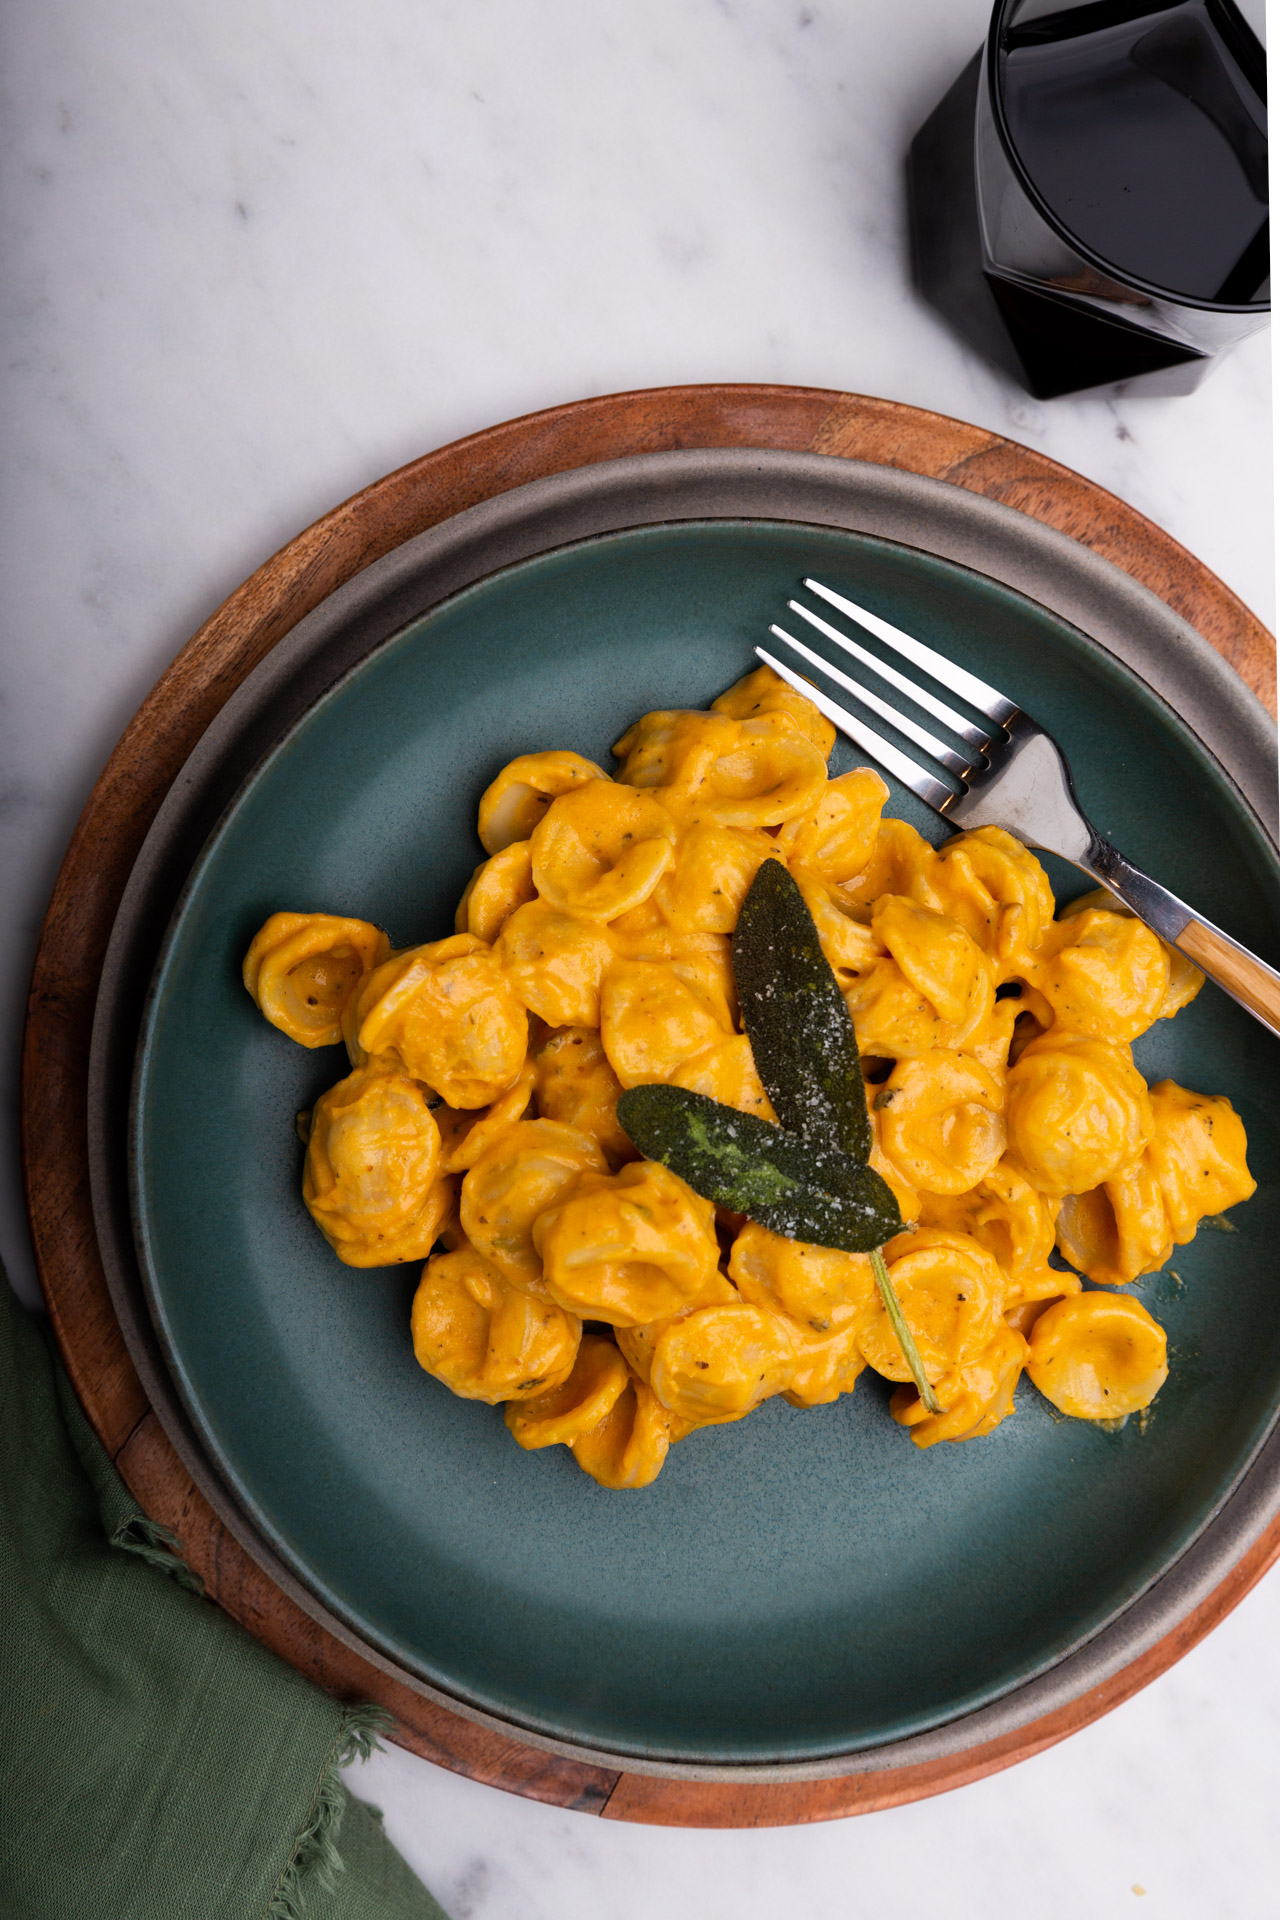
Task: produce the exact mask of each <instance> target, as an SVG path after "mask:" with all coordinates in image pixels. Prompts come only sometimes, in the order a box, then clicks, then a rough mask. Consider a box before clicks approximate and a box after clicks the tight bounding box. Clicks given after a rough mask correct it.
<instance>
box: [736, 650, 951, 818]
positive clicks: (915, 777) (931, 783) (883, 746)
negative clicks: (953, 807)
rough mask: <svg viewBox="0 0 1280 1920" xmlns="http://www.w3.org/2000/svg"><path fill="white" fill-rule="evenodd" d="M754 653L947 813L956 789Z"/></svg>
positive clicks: (856, 742)
mask: <svg viewBox="0 0 1280 1920" xmlns="http://www.w3.org/2000/svg"><path fill="white" fill-rule="evenodd" d="M755 651H756V658H757V659H759V660H763V661H764V663H765V665H766V666H767V667H772V668H773V670H774V672H775V673H776V674H778V675H779V677H780V678H781V679H783V680H785V681H786V683H787V685H788V686H790V687H794V688H795V690H796V692H797V693H802V694H803V695H804V697H805V699H806V700H812V702H813V704H814V706H815V707H817V708H818V710H819V712H820V713H825V714H826V716H827V718H828V720H830V722H831V724H832V726H834V727H838V728H839V730H840V732H841V733H843V734H845V735H846V736H847V738H848V739H850V740H852V741H853V743H854V745H855V746H856V747H861V748H862V751H863V752H864V753H865V754H867V755H869V757H870V758H871V759H872V760H875V761H878V762H879V764H880V765H881V766H882V767H883V768H884V770H885V772H886V773H891V774H892V775H893V777H894V779H895V780H900V781H901V782H902V784H903V786H904V787H909V788H910V790H911V792H912V793H914V794H916V795H917V797H918V798H919V799H921V800H923V801H924V803H925V805H926V806H929V807H933V808H935V809H936V810H937V812H939V813H944V812H945V811H946V809H947V808H948V807H949V806H950V804H951V802H952V801H953V800H954V799H955V798H956V794H955V790H954V788H952V787H948V786H946V785H944V783H943V782H942V781H941V780H935V779H934V777H933V775H932V774H931V773H926V772H925V770H924V768H923V767H918V766H917V765H916V763H915V761H914V760H910V759H908V757H907V755H906V754H905V753H900V752H899V751H898V749H897V747H895V746H891V745H890V743H889V741H887V740H882V739H881V738H880V735H879V734H878V733H876V732H875V731H874V730H873V729H872V728H871V727H868V726H864V725H863V723H862V721H861V720H855V718H854V716H853V715H852V714H851V713H846V711H845V709H844V708H843V707H841V706H838V705H837V704H836V702H835V701H834V700H833V699H832V698H831V697H830V695H829V694H825V693H824V692H823V691H822V689H821V687H815V686H814V685H813V684H812V682H811V681H809V680H806V679H805V678H804V677H803V675H801V674H798V673H796V672H795V671H794V669H793V668H791V667H788V666H785V665H784V664H783V662H782V661H781V660H775V659H774V657H773V655H772V654H771V653H768V652H766V650H765V649H764V648H763V647H757V648H756V650H755Z"/></svg>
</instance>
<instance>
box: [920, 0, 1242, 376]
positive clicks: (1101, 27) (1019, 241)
mask: <svg viewBox="0 0 1280 1920" xmlns="http://www.w3.org/2000/svg"><path fill="white" fill-rule="evenodd" d="M1242 8H1244V9H1247V11H1248V13H1249V14H1253V13H1254V12H1255V5H1254V0H1241V4H1240V5H1237V3H1236V0H1174V3H1173V4H1170V3H1169V0H998V4H997V6H996V9H995V12H994V15H993V16H992V21H991V28H990V32H989V33H988V36H987V44H986V47H985V49H984V50H983V51H982V52H981V53H979V54H978V55H976V56H975V57H974V59H973V60H972V61H971V62H970V64H969V66H968V67H967V68H966V69H965V71H964V73H963V74H961V76H960V78H959V80H957V82H956V84H955V86H954V87H952V89H951V91H950V92H949V93H948V94H947V96H946V98H945V99H944V100H943V101H942V102H941V104H940V105H939V107H938V108H937V109H936V111H935V112H934V113H933V114H932V116H931V117H930V119H929V120H928V121H927V122H926V123H925V125H924V126H923V127H922V128H921V130H920V132H919V133H918V134H917V136H916V138H915V141H914V142H913V144H912V148H911V157H910V163H909V187H910V200H911V228H912V244H913V250H914V255H915V265H916V274H917V279H918V281H919V285H920V289H921V291H922V293H923V294H924V295H925V297H926V299H928V300H929V301H930V302H931V303H932V304H933V305H934V306H936V307H937V308H938V309H939V310H940V311H941V312H942V313H944V314H945V315H946V316H947V318H948V319H949V320H950V321H951V322H952V324H953V325H954V326H955V327H956V328H957V329H958V330H959V331H960V332H961V333H963V334H964V335H965V336H966V338H967V339H968V340H969V341H970V343H971V344H973V345H975V346H976V347H978V349H979V350H980V351H981V352H982V353H983V354H984V355H985V356H986V357H987V358H988V359H990V360H993V361H994V362H996V363H997V364H998V365H1001V366H1003V367H1004V368H1005V370H1006V371H1007V372H1009V373H1011V374H1012V375H1013V376H1014V377H1015V378H1016V379H1017V380H1018V381H1019V382H1020V383H1021V384H1022V385H1023V386H1025V387H1027V388H1028V389H1029V391H1030V392H1031V393H1033V394H1035V395H1036V396H1037V397H1038V398H1040V399H1049V398H1052V397H1054V396H1056V395H1058V394H1064V393H1075V392H1079V391H1081V390H1083V389H1088V388H1100V387H1101V388H1110V389H1112V390H1113V391H1114V390H1118V389H1121V388H1123V389H1126V390H1127V389H1128V388H1129V386H1130V383H1131V382H1134V383H1136V385H1134V387H1133V391H1135V392H1139V391H1142V392H1151V393H1156V392H1159V393H1189V392H1190V391H1191V390H1192V389H1193V388H1194V387H1195V386H1197V385H1198V384H1199V382H1200V380H1201V379H1202V378H1203V377H1204V374H1205V373H1206V372H1207V370H1208V368H1209V367H1210V366H1211V365H1212V364H1213V361H1214V360H1215V359H1216V358H1217V357H1218V356H1219V355H1220V354H1222V353H1223V352H1224V351H1225V350H1226V349H1227V348H1228V347H1231V346H1233V345H1234V344H1235V343H1236V341H1238V340H1242V339H1243V338H1244V337H1245V335H1246V334H1250V333H1253V332H1256V331H1257V329H1258V328H1259V327H1262V326H1264V325H1265V324H1266V320H1267V316H1268V314H1269V312H1270V307H1271V282H1270V255H1269V237H1268V235H1269V229H1268V214H1267V124H1266V53H1265V49H1264V46H1263V44H1262V41H1261V39H1260V37H1259V32H1258V31H1255V28H1254V26H1253V25H1251V24H1250V19H1249V18H1248V17H1246V11H1243V10H1242Z"/></svg>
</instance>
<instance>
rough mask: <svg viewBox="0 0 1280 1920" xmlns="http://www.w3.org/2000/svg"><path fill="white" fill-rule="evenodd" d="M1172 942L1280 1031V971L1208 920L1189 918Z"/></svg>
mask: <svg viewBox="0 0 1280 1920" xmlns="http://www.w3.org/2000/svg"><path fill="white" fill-rule="evenodd" d="M1173 944H1174V946H1175V947H1178V948H1180V949H1181V951H1182V952H1183V953H1185V954H1186V956H1187V958H1188V959H1189V960H1194V961H1195V963H1196V965H1197V966H1198V967H1201V968H1202V969H1203V970H1204V972H1205V973H1207V974H1208V975H1209V977H1210V979H1212V980H1216V981H1217V983H1218V985H1219V986H1220V987H1222V988H1223V989H1224V990H1225V991H1226V992H1227V993H1229V994H1230V995H1231V997H1232V999H1233V1000H1238V1001H1239V1002H1240V1005H1241V1006H1242V1007H1246V1008H1247V1009H1248V1010H1249V1012H1250V1013H1251V1014H1252V1015H1253V1016H1254V1018H1255V1020H1260V1021H1261V1022H1262V1024H1263V1026H1264V1027H1269V1028H1270V1029H1271V1031H1272V1033H1274V1034H1280V973H1276V972H1275V971H1274V970H1273V969H1272V968H1271V967H1269V966H1267V964H1266V962H1265V961H1263V960H1259V959H1258V957H1257V955H1256V954H1253V953H1250V952H1249V950H1248V948H1247V947H1241V946H1238V945H1237V944H1236V942H1235V941H1234V940H1232V939H1231V938H1230V937H1229V936H1228V935H1227V934H1225V933H1222V932H1220V931H1219V929H1218V928H1217V927H1214V926H1210V925H1209V923H1208V921H1206V920H1190V921H1188V923H1187V925H1186V926H1185V927H1184V928H1183V930H1182V932H1181V933H1180V934H1178V936H1177V938H1176V939H1175V940H1174V943H1173Z"/></svg>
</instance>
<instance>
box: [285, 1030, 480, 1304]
mask: <svg viewBox="0 0 1280 1920" xmlns="http://www.w3.org/2000/svg"><path fill="white" fill-rule="evenodd" d="M302 1197H303V1199H304V1200H305V1201H306V1204H307V1207H308V1209H309V1211H310V1214H311V1217H312V1219H313V1220H314V1221H315V1223H316V1225H317V1226H318V1227H319V1228H320V1230H321V1232H322V1233H323V1234H324V1236H325V1239H326V1240H327V1241H328V1242H329V1244H330V1246H331V1247H332V1248H333V1250H334V1252H335V1253H336V1254H337V1256H338V1258H339V1260H342V1261H344V1262H345V1263H346V1265H347V1266H349V1267H385V1266H387V1265H389V1264H390V1263H391V1262H392V1261H398V1260H421V1259H423V1258H425V1256H426V1255H427V1254H428V1253H430V1251H431V1249H432V1247H433V1246H434V1245H435V1242H436V1237H437V1235H438V1233H439V1231H440V1227H441V1224H442V1222H443V1220H444V1218H445V1215H446V1214H447V1213H448V1212H449V1209H450V1207H451V1206H452V1204H453V1190H452V1188H450V1187H449V1186H448V1185H447V1184H446V1182H445V1181H444V1179H443V1178H442V1177H441V1174H440V1129H439V1127H438V1126H437V1125H436V1123H435V1120H434V1118H433V1116H432V1113H431V1109H430V1107H429V1106H428V1105H427V1096H426V1093H425V1092H424V1090H423V1088H422V1087H420V1086H419V1085H418V1083H417V1081H416V1080H411V1079H409V1077H408V1075H407V1074H403V1073H400V1072H398V1071H397V1070H396V1069H395V1068H394V1067H381V1066H368V1067H357V1068H356V1070H355V1072H354V1073H352V1074H348V1076H347V1078H346V1079H345V1080H340V1081H339V1082H338V1084H337V1086H336V1087H331V1088H330V1089H329V1091H328V1093H325V1094H322V1095H321V1096H320V1098H319V1100H317V1101H316V1104H315V1106H314V1107H313V1108H312V1110H311V1122H310V1128H309V1132H308V1139H307V1158H306V1163H305V1165H304V1167H303V1173H302Z"/></svg>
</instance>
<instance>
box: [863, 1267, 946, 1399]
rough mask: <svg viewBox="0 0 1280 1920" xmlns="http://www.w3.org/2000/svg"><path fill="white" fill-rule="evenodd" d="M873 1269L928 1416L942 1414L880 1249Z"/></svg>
mask: <svg viewBox="0 0 1280 1920" xmlns="http://www.w3.org/2000/svg"><path fill="white" fill-rule="evenodd" d="M871 1270H872V1272H873V1273H874V1274H875V1276H876V1285H877V1286H878V1287H879V1289H880V1298H881V1299H882V1300H883V1301H884V1310H885V1312H886V1313H887V1314H888V1316H889V1325H890V1326H891V1327H892V1328H893V1331H894V1333H895V1334H896V1335H897V1339H898V1345H899V1346H900V1347H901V1348H902V1357H903V1359H904V1360H905V1361H906V1363H907V1365H908V1366H909V1367H910V1369H911V1378H912V1379H913V1380H914V1381H915V1383H916V1391H917V1393H918V1394H919V1395H920V1398H921V1400H922V1401H923V1403H924V1407H925V1411H926V1412H927V1413H941V1412H942V1408H941V1407H940V1406H939V1405H938V1399H937V1395H936V1394H935V1393H934V1391H933V1388H932V1387H931V1386H930V1385H929V1382H928V1381H927V1380H926V1378H925V1372H924V1363H923V1361H922V1360H921V1358H920V1349H919V1347H917V1345H916V1343H915V1340H914V1338H913V1336H912V1332H911V1329H910V1327H909V1326H908V1325H907V1321H906V1315H905V1314H904V1313H903V1311H902V1308H901V1307H900V1306H899V1304H898V1296H897V1294H896V1293H895V1292H894V1290H893V1282H892V1280H891V1279H890V1278H889V1269H888V1267H886V1265H885V1263H884V1255H883V1253H882V1252H881V1251H880V1248H879V1247H873V1248H872V1249H871Z"/></svg>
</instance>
